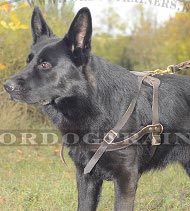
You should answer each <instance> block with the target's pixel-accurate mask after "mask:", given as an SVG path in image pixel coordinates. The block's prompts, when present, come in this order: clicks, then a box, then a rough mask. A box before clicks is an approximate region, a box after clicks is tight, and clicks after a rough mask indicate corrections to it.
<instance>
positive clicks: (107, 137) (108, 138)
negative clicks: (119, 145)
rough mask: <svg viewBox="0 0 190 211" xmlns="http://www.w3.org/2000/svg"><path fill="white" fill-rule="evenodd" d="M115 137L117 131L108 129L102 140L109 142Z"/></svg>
mask: <svg viewBox="0 0 190 211" xmlns="http://www.w3.org/2000/svg"><path fill="white" fill-rule="evenodd" d="M116 137H117V133H116V132H115V131H113V130H110V131H109V132H108V133H107V134H106V135H105V136H104V138H103V140H104V141H105V142H106V143H107V144H111V143H112V142H113V141H114V139H115V138H116Z"/></svg>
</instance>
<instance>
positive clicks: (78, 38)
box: [65, 7, 92, 66]
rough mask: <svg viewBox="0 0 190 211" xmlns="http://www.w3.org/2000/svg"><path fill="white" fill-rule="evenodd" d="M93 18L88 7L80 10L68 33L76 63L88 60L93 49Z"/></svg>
mask: <svg viewBox="0 0 190 211" xmlns="http://www.w3.org/2000/svg"><path fill="white" fill-rule="evenodd" d="M91 36H92V18H91V14H90V10H89V9H88V8H86V7H84V8H82V9H80V10H79V12H78V13H77V15H76V16H75V18H74V20H73V22H72V24H71V26H70V28H69V31H68V33H67V35H66V37H65V38H66V39H67V41H68V44H69V47H70V49H71V51H72V53H73V57H74V60H75V63H76V65H78V66H81V65H83V64H85V63H87V62H88V58H89V53H90V50H91Z"/></svg>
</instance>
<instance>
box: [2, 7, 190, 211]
mask: <svg viewBox="0 0 190 211" xmlns="http://www.w3.org/2000/svg"><path fill="white" fill-rule="evenodd" d="M31 25H32V34H33V38H34V40H33V45H32V46H31V53H30V55H29V57H28V59H27V62H28V65H27V67H26V68H25V70H24V71H22V72H20V73H18V74H17V75H15V76H13V77H12V78H11V79H9V80H8V81H7V82H6V83H5V89H6V90H7V91H8V92H9V94H10V95H11V97H12V98H13V99H14V100H19V101H24V102H27V103H40V104H42V107H43V110H44V111H45V112H46V113H47V114H48V116H49V117H50V119H51V120H52V121H53V123H54V124H55V125H56V126H57V127H58V128H59V130H60V131H61V132H62V134H63V135H65V134H66V133H73V132H74V133H76V134H78V135H79V142H77V143H74V144H73V137H72V136H68V137H69V138H68V140H67V143H66V144H67V146H68V147H69V149H70V153H69V154H70V156H71V158H72V159H73V161H74V163H75V165H76V169H77V185H78V193H79V195H78V202H79V203H78V211H93V210H96V207H97V204H98V199H99V196H100V193H101V186H102V183H103V180H112V181H113V182H114V185H115V210H116V211H124V210H128V211H130V210H133V204H134V198H135V192H136V187H137V182H138V179H139V177H140V176H141V174H142V173H143V172H145V171H148V170H150V169H155V168H162V167H165V166H166V165H167V164H169V163H172V162H179V163H181V164H182V166H183V167H184V168H185V169H186V171H187V173H188V174H189V175H190V147H189V145H188V143H186V144H184V143H183V141H182V140H181V139H178V140H177V139H176V136H175V135H174V134H173V133H176V132H179V133H188V132H189V129H190V113H189V110H190V92H189V90H190V78H189V77H187V76H181V75H164V76H157V77H159V78H160V80H161V86H160V88H159V112H160V122H161V124H162V125H163V126H164V132H165V133H172V134H169V135H168V139H167V141H168V143H169V144H167V143H166V142H165V140H166V139H165V138H164V137H165V136H164V135H165V134H164V135H163V136H162V145H161V146H159V147H158V148H157V150H156V153H155V154H154V156H153V157H152V158H151V148H152V147H151V145H150V144H148V143H149V142H146V143H147V144H143V143H144V141H145V139H147V137H144V138H143V139H142V140H140V141H139V144H137V145H132V146H130V147H129V148H127V149H125V150H120V151H117V152H106V153H105V154H104V155H103V157H102V158H101V159H100V160H99V162H98V163H97V165H96V166H95V168H94V169H93V170H92V172H91V173H90V174H88V175H84V174H83V170H84V167H85V166H86V164H87V163H88V161H89V160H90V158H91V157H92V155H93V152H90V151H89V150H88V148H87V147H86V144H85V143H84V140H83V136H84V135H85V134H86V133H100V137H99V138H102V137H103V133H106V132H108V131H109V130H110V129H111V128H113V127H114V126H115V124H116V122H117V121H118V120H119V119H120V118H121V117H122V115H123V114H124V112H125V111H126V109H127V107H128V106H129V104H130V102H131V100H132V99H133V98H134V97H135V96H136V94H137V90H138V86H137V77H136V76H135V75H133V74H132V73H131V72H129V71H128V70H126V69H124V68H122V67H120V66H117V65H113V64H110V63H108V62H107V61H105V60H103V59H102V58H99V57H97V56H95V55H93V54H92V53H91V51H90V50H91V33H92V21H91V15H90V11H89V10H88V9H87V8H83V9H81V10H80V11H79V12H78V14H77V15H76V17H75V19H74V21H73V23H72V24H71V27H70V29H69V32H68V33H67V34H66V36H65V37H64V38H63V39H61V38H57V37H56V36H55V35H53V33H52V31H51V30H50V28H49V27H48V26H47V24H46V22H45V20H44V19H43V17H42V15H41V12H40V10H39V8H37V7H36V8H35V9H34V12H33V15H32V24H31ZM81 37H82V39H81ZM44 66H45V68H44ZM151 104H152V88H151V87H150V86H149V85H147V84H143V87H142V90H141V93H140V96H139V98H138V102H137V105H136V108H135V111H134V112H133V115H132V117H131V118H130V121H129V124H128V125H127V126H125V128H124V130H123V131H124V132H126V131H127V132H135V131H137V130H139V128H141V127H142V126H146V125H148V124H151V122H152V117H151ZM187 140H189V139H187ZM88 141H92V140H91V139H90V138H89V140H88ZM175 142H177V143H178V144H175Z"/></svg>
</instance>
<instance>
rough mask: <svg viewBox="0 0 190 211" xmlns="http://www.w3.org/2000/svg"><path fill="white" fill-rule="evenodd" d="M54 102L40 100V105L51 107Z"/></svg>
mask: <svg viewBox="0 0 190 211" xmlns="http://www.w3.org/2000/svg"><path fill="white" fill-rule="evenodd" d="M52 101H53V100H47V99H46V100H40V102H39V103H40V105H42V106H46V105H49V104H51V103H52Z"/></svg>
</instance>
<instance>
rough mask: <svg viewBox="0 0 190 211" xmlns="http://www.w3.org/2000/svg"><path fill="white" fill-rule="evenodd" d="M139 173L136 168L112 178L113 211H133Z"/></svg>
mask: <svg viewBox="0 0 190 211" xmlns="http://www.w3.org/2000/svg"><path fill="white" fill-rule="evenodd" d="M138 178H139V175H138V173H137V171H136V170H134V169H133V170H130V171H128V173H125V174H122V175H119V176H118V177H117V178H115V179H114V190H115V206H114V211H133V210H134V200H135V194H136V189H137V182H138Z"/></svg>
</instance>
